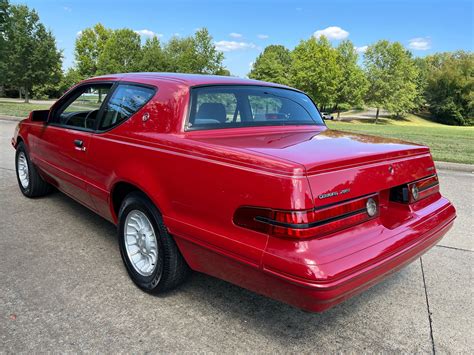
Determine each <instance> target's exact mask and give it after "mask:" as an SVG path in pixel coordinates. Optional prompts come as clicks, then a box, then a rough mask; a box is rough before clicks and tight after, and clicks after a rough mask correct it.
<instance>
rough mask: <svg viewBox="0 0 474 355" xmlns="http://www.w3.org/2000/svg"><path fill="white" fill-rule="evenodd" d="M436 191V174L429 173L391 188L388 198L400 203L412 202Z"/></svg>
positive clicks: (437, 189)
mask: <svg viewBox="0 0 474 355" xmlns="http://www.w3.org/2000/svg"><path fill="white" fill-rule="evenodd" d="M437 192H439V181H438V176H437V175H431V176H428V177H426V178H423V179H420V180H417V181H413V182H411V183H409V184H405V185H400V186H396V187H393V188H391V189H390V200H391V201H394V202H401V203H414V202H416V201H419V200H422V199H424V198H425V197H428V196H430V195H433V194H435V193H437Z"/></svg>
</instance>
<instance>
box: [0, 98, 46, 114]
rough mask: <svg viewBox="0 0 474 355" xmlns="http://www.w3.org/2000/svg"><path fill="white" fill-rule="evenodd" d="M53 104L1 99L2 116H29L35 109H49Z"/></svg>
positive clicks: (0, 110)
mask: <svg viewBox="0 0 474 355" xmlns="http://www.w3.org/2000/svg"><path fill="white" fill-rule="evenodd" d="M50 106H51V104H50V103H46V104H36V103H35V104H31V103H30V104H25V103H24V102H8V101H3V100H1V99H0V116H1V115H5V116H16V117H25V118H26V117H27V116H28V114H29V113H30V111H33V110H47V109H49V108H50Z"/></svg>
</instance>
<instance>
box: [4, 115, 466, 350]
mask: <svg viewBox="0 0 474 355" xmlns="http://www.w3.org/2000/svg"><path fill="white" fill-rule="evenodd" d="M14 126H15V122H8V121H2V120H0V352H15V353H16V352H20V351H24V352H31V351H55V352H57V351H59V352H66V351H70V352H77V351H94V352H95V351H99V352H137V353H138V352H139V353H142V352H149V351H153V352H157V351H160V352H182V351H192V352H195V351H199V352H203V351H205V352H219V353H220V352H225V353H235V352H240V353H241V352H264V353H270V352H272V353H273V352H275V351H278V352H300V351H304V352H319V353H328V352H336V351H344V352H349V351H350V352H367V351H374V352H380V351H390V352H410V353H413V352H423V353H432V352H435V351H436V352H443V353H444V352H456V353H458V352H462V353H472V351H473V349H474V343H473V339H474V334H473V329H474V327H473V319H474V307H473V298H474V297H473V296H474V295H473V265H474V264H473V261H474V260H473V259H474V258H473V256H474V253H473V251H474V243H473V240H472V237H473V224H472V221H473V217H474V216H473V201H474V191H473V188H474V175H472V174H470V173H461V172H451V171H439V176H440V179H441V186H442V192H443V193H444V194H445V195H446V196H447V197H448V198H450V199H451V200H452V201H453V202H454V204H455V205H456V207H457V209H458V219H457V221H456V223H455V226H454V228H453V229H452V230H451V231H450V232H449V234H448V235H447V236H446V237H445V238H444V239H443V240H442V241H441V242H440V243H439V244H438V245H437V246H436V247H434V248H433V249H431V250H430V251H429V252H428V253H427V254H425V256H423V257H422V258H420V259H419V260H416V261H415V262H413V263H412V264H411V265H409V266H408V267H406V268H404V269H403V270H401V271H400V272H398V273H396V274H394V275H393V276H392V277H390V278H389V279H387V280H386V281H384V282H382V283H380V284H379V285H377V286H375V287H373V288H372V289H370V290H368V291H367V292H365V293H363V294H361V295H360V296H357V297H355V298H352V299H350V300H349V301H347V302H345V303H343V304H341V305H339V306H337V307H335V308H333V309H331V310H329V311H327V312H326V313H322V314H309V313H305V312H303V311H300V310H298V309H295V308H292V307H290V306H287V305H285V304H281V303H279V302H276V301H273V300H270V299H268V298H265V297H262V296H259V295H256V294H254V293H252V292H249V291H246V290H244V289H241V288H239V287H236V286H233V285H231V284H228V283H226V282H223V281H220V280H217V279H214V278H211V277H208V276H205V275H201V274H194V275H193V276H192V277H191V279H190V280H189V281H188V282H187V283H186V284H185V285H184V286H183V287H181V288H180V289H178V290H176V291H174V292H172V293H169V294H166V295H163V296H159V297H157V296H150V295H148V294H146V293H144V292H142V291H140V290H139V289H138V288H136V287H135V286H134V285H133V284H132V282H131V281H130V279H129V278H128V276H127V274H126V271H125V269H124V267H123V265H122V261H121V259H120V255H119V249H118V246H117V242H116V233H115V228H114V226H112V225H111V224H110V223H108V222H106V221H105V220H103V219H101V218H100V217H98V216H96V215H95V214H94V213H92V212H90V211H89V210H87V209H86V208H84V207H82V206H80V205H79V204H77V203H76V202H74V201H72V200H71V199H69V198H68V197H66V196H64V195H63V194H61V193H54V194H52V195H50V196H47V197H45V198H41V199H35V200H29V199H26V198H24V197H22V195H21V193H20V191H19V189H18V187H17V183H16V178H15V173H14V151H13V149H12V148H11V146H10V138H11V135H12V132H13V129H14Z"/></svg>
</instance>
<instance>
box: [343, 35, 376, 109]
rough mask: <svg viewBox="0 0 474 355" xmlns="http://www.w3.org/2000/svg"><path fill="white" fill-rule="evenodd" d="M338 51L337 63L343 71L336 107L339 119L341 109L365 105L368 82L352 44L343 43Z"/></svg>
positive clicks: (349, 42)
mask: <svg viewBox="0 0 474 355" xmlns="http://www.w3.org/2000/svg"><path fill="white" fill-rule="evenodd" d="M336 50H337V53H338V57H337V63H338V65H339V69H340V71H341V77H340V81H339V85H338V89H337V95H336V106H335V109H336V111H337V117H339V114H340V111H341V109H349V108H351V107H354V106H358V105H362V104H363V102H364V96H365V94H366V92H367V86H368V82H367V79H366V77H365V73H364V71H363V70H362V69H361V68H360V67H359V65H358V64H357V60H358V57H359V56H358V54H357V52H356V50H355V47H354V45H353V44H352V42H351V41H349V40H345V41H342V42H341V43H340V44H339V46H338V47H337V48H336Z"/></svg>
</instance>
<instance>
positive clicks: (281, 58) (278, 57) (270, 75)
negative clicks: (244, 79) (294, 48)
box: [249, 45, 291, 85]
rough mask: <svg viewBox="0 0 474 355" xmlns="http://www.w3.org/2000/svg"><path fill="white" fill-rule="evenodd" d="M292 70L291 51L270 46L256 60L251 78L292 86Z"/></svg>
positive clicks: (282, 47) (279, 46) (278, 46)
mask: <svg viewBox="0 0 474 355" xmlns="http://www.w3.org/2000/svg"><path fill="white" fill-rule="evenodd" d="M290 68H291V53H290V51H289V50H288V49H287V48H285V47H284V46H281V45H270V46H267V47H266V48H265V49H264V50H263V52H262V53H260V55H259V56H258V57H257V59H256V60H255V63H254V64H253V66H252V70H251V71H250V73H249V78H251V79H257V80H264V81H270V82H274V83H279V84H283V85H290V83H291V78H290Z"/></svg>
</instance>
